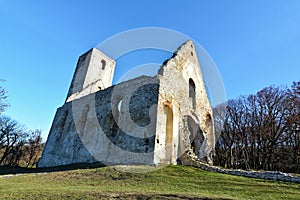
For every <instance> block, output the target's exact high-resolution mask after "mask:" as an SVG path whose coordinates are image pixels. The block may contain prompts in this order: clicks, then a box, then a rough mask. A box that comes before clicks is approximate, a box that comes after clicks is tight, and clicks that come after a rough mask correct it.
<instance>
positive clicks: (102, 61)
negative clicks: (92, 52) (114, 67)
mask: <svg viewBox="0 0 300 200" xmlns="http://www.w3.org/2000/svg"><path fill="white" fill-rule="evenodd" d="M101 63H102V70H104V69H105V65H106V61H105V60H103V59H102V60H101Z"/></svg>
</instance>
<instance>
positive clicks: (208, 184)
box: [0, 166, 300, 199]
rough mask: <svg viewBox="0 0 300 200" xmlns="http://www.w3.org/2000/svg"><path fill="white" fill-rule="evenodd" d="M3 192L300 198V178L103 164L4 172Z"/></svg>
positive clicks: (18, 195) (37, 196)
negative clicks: (296, 180) (281, 179)
mask: <svg viewBox="0 0 300 200" xmlns="http://www.w3.org/2000/svg"><path fill="white" fill-rule="evenodd" d="M138 168H143V167H142V166H140V167H136V169H137V170H138ZM132 169H134V167H131V170H132ZM0 170H1V169H0ZM0 198H1V199H20V198H22V199H101V198H103V199H115V198H116V199H117V198H118V199H281V198H284V199H299V198H300V184H296V183H285V182H276V181H267V180H260V179H252V178H245V177H238V176H230V175H225V174H219V173H213V172H207V171H203V170H200V169H196V168H193V167H188V166H167V167H164V168H161V169H159V170H155V171H151V172H148V173H129V172H123V171H120V170H118V167H102V168H94V169H78V170H69V171H63V172H51V173H43V174H35V173H32V174H26V175H21V176H8V177H7V176H4V177H3V176H2V177H1V178H0Z"/></svg>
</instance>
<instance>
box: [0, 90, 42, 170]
mask: <svg viewBox="0 0 300 200" xmlns="http://www.w3.org/2000/svg"><path fill="white" fill-rule="evenodd" d="M6 98H7V92H6V91H5V90H4V89H3V88H2V87H1V86H0V165H8V166H23V167H32V166H35V165H36V162H37V161H38V158H39V157H40V155H41V152H42V149H43V146H44V143H43V142H42V137H41V131H40V130H34V131H32V130H29V131H27V130H26V129H25V127H24V126H23V125H21V124H20V123H19V122H17V121H16V120H13V119H11V118H9V117H6V116H3V115H2V113H3V112H4V111H5V108H7V107H8V103H7V102H6Z"/></svg>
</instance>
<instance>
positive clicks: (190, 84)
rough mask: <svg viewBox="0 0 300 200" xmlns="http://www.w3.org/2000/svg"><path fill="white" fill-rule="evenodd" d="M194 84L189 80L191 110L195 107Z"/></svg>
mask: <svg viewBox="0 0 300 200" xmlns="http://www.w3.org/2000/svg"><path fill="white" fill-rule="evenodd" d="M195 87H196V86H195V82H194V81H193V79H191V78H190V79H189V97H190V98H191V100H192V105H193V108H194V109H195V107H196V88H195Z"/></svg>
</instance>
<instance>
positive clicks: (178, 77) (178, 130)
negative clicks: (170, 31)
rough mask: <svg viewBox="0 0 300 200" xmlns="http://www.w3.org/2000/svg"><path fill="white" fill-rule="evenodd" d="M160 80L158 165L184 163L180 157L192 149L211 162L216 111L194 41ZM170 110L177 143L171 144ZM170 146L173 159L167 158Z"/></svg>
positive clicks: (183, 48) (163, 69) (177, 54)
mask: <svg viewBox="0 0 300 200" xmlns="http://www.w3.org/2000/svg"><path fill="white" fill-rule="evenodd" d="M158 79H159V84H160V87H159V99H158V108H157V131H158V133H157V141H156V144H155V153H156V154H155V162H156V163H176V162H181V163H184V161H183V160H180V159H179V161H178V159H177V158H181V156H182V155H184V154H185V152H186V151H188V150H190V149H192V150H193V151H194V153H195V154H197V155H198V156H199V157H200V158H201V159H203V160H206V162H211V160H212V159H211V155H212V152H213V149H214V144H215V141H214V130H213V119H212V109H211V106H210V103H209V100H208V97H207V93H206V89H205V84H204V81H203V77H202V73H201V70H200V66H199V62H198V59H197V54H196V51H195V49H194V46H193V43H192V42H191V41H188V42H187V43H185V44H184V45H182V46H181V47H180V48H179V49H178V50H177V51H176V52H175V53H174V55H173V56H172V58H170V59H169V60H167V61H165V63H164V65H163V66H162V67H161V68H160V70H159V72H158ZM166 107H169V108H170V109H171V110H172V113H173V134H172V137H173V141H172V143H169V144H168V143H166V141H167V140H166V136H167V135H168V134H167V132H168V131H167V129H166V124H167V121H168V120H167V118H168V117H167V115H166V112H165V110H166ZM188 119H190V120H188ZM191 119H193V120H192V121H191ZM191 122H193V123H191ZM191 126H192V127H191ZM195 139H196V140H195ZM195 142H196V143H197V144H195ZM193 143H194V144H193ZM168 146H171V149H172V151H171V153H172V156H171V159H170V157H169V156H168V155H167V153H168V151H167V149H168Z"/></svg>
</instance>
